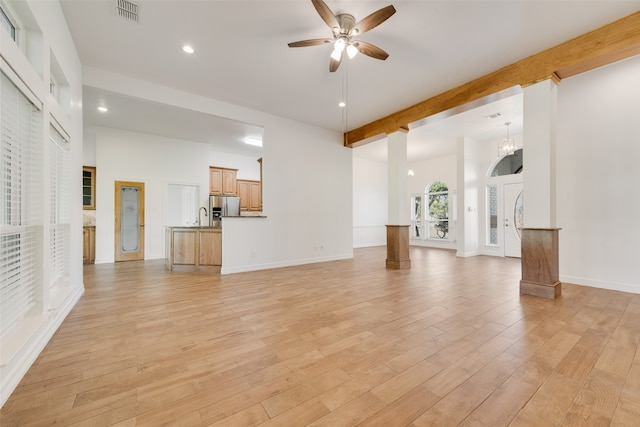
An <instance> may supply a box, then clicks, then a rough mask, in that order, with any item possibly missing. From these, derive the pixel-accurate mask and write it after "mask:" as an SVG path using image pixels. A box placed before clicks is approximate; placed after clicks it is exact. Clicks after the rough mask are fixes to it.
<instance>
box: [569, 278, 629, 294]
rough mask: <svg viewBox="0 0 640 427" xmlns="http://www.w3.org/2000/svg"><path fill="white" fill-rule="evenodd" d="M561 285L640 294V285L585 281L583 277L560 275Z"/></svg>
mask: <svg viewBox="0 0 640 427" xmlns="http://www.w3.org/2000/svg"><path fill="white" fill-rule="evenodd" d="M560 282H561V283H571V284H574V285H580V286H589V287H591V288H600V289H609V290H612V291H621V292H630V293H633V294H640V285H638V284H631V283H620V282H607V281H601V280H592V279H585V278H584V277H575V276H564V275H560Z"/></svg>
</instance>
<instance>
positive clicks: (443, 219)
mask: <svg viewBox="0 0 640 427" xmlns="http://www.w3.org/2000/svg"><path fill="white" fill-rule="evenodd" d="M427 201H428V211H427V232H428V235H427V237H428V238H429V239H439V240H447V239H448V236H449V188H448V187H447V184H445V183H444V182H442V181H436V182H434V183H433V184H431V186H429V189H428V193H427Z"/></svg>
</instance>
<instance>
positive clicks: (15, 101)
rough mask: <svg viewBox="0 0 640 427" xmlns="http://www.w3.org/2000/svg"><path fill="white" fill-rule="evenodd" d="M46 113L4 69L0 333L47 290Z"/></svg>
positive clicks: (0, 89) (0, 86)
mask: <svg viewBox="0 0 640 427" xmlns="http://www.w3.org/2000/svg"><path fill="white" fill-rule="evenodd" d="M42 152H43V150H42V113H41V112H40V111H39V110H38V109H37V108H36V107H35V106H34V105H33V104H32V103H31V102H30V101H29V100H28V99H27V98H26V97H25V96H24V94H23V93H22V92H20V90H19V89H18V88H17V87H16V86H15V85H14V84H13V83H12V82H11V80H10V79H9V78H8V77H7V76H6V75H5V74H4V73H1V72H0V170H1V173H0V338H2V336H3V335H5V334H6V333H7V332H8V331H9V330H11V329H12V328H13V327H14V326H15V325H16V324H18V323H19V322H20V320H21V319H22V318H24V317H25V316H26V315H27V314H29V312H30V311H31V310H32V309H33V308H34V307H36V305H37V304H38V302H39V300H40V294H41V293H42V290H41V289H39V287H40V286H41V278H40V276H41V272H42V268H41V265H42V245H41V243H40V242H41V241H42V215H41V214H40V207H41V205H42V172H41V171H42Z"/></svg>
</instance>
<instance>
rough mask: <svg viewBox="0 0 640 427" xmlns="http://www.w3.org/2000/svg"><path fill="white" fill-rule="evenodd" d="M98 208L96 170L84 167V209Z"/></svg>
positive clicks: (91, 167)
mask: <svg viewBox="0 0 640 427" xmlns="http://www.w3.org/2000/svg"><path fill="white" fill-rule="evenodd" d="M95 208H96V168H95V167H93V166H83V167H82V209H95Z"/></svg>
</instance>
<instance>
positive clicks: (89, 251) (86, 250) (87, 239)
mask: <svg viewBox="0 0 640 427" xmlns="http://www.w3.org/2000/svg"><path fill="white" fill-rule="evenodd" d="M95 260H96V227H93V226H85V227H82V263H83V264H93V263H94V262H95Z"/></svg>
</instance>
